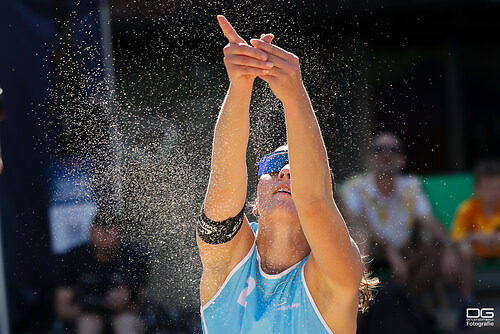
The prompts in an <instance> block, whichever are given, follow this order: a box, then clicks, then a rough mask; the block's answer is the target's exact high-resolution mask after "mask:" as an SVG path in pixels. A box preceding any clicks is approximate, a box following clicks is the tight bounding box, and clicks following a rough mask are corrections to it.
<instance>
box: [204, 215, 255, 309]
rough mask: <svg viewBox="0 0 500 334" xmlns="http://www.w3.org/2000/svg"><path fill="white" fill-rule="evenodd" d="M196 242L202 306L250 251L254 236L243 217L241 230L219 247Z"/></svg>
mask: <svg viewBox="0 0 500 334" xmlns="http://www.w3.org/2000/svg"><path fill="white" fill-rule="evenodd" d="M197 240H198V248H199V250H200V257H201V262H202V264H203V274H202V277H201V283H200V297H201V303H202V305H204V304H205V303H207V302H208V301H209V300H210V299H211V298H212V297H213V296H214V295H215V294H216V293H217V291H218V290H219V289H220V287H221V286H222V284H224V281H225V280H226V278H227V276H228V275H229V273H230V272H231V270H233V268H234V267H236V266H237V265H238V263H239V262H241V261H242V260H243V258H244V257H245V256H246V255H247V254H248V252H249V251H250V250H251V249H252V246H253V243H254V241H255V234H254V233H253V231H252V228H251V227H250V224H249V223H248V219H247V218H246V216H244V221H243V224H242V226H241V229H240V230H239V231H238V233H237V234H236V236H235V237H234V238H233V239H232V240H231V241H229V242H227V243H224V244H220V245H211V244H207V243H205V242H203V241H202V240H201V239H200V238H199V237H197Z"/></svg>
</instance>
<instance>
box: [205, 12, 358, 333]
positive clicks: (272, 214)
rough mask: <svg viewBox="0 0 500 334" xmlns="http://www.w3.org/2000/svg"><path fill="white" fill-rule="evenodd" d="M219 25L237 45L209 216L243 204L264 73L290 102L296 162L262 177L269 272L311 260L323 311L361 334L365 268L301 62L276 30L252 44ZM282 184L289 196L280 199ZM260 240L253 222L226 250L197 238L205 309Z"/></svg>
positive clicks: (331, 321) (216, 144)
mask: <svg viewBox="0 0 500 334" xmlns="http://www.w3.org/2000/svg"><path fill="white" fill-rule="evenodd" d="M217 19H218V21H219V25H220V27H221V29H222V31H223V33H224V35H225V36H226V38H227V39H228V41H229V44H228V45H226V47H224V50H223V52H224V64H225V66H226V70H227V73H228V77H229V81H230V86H229V89H228V93H227V95H226V98H225V100H224V103H223V105H222V108H221V111H220V113H219V118H218V120H217V123H216V127H215V131H214V141H213V151H212V163H211V173H210V179H209V185H208V189H207V193H206V196H205V201H204V212H205V215H206V216H207V217H208V218H209V219H211V220H215V221H223V220H226V219H228V218H230V217H234V216H236V215H237V214H238V212H240V210H241V209H242V208H243V207H244V205H245V202H246V192H247V182H248V179H247V173H246V170H247V166H246V150H247V146H248V141H249V127H250V122H249V107H250V99H251V94H252V87H253V83H254V80H255V79H256V78H257V77H259V78H260V79H262V80H264V81H265V82H266V83H267V84H268V85H269V87H270V89H271V90H272V92H273V93H274V95H275V96H276V97H277V98H278V99H279V100H280V101H281V102H282V104H283V108H284V113H285V122H286V128H287V142H288V145H289V147H288V155H289V161H290V164H289V165H286V166H284V167H283V168H282V169H281V171H280V172H279V173H273V174H265V175H262V176H261V178H260V180H259V182H258V186H257V199H256V201H255V208H254V213H256V214H257V215H258V217H259V233H258V237H257V248H258V251H259V254H260V256H261V259H262V266H263V268H262V269H263V270H264V271H265V272H266V273H268V274H276V273H280V272H282V271H284V270H285V269H287V268H289V267H290V266H292V265H293V264H295V263H297V262H299V261H300V260H302V259H304V258H305V257H306V256H307V255H310V256H309V258H308V260H307V262H306V264H305V266H304V275H305V279H306V282H307V284H308V287H309V289H310V292H311V295H312V297H313V299H314V301H315V303H316V305H317V307H318V309H319V311H320V313H321V314H322V316H323V318H324V319H325V321H326V323H327V324H328V326H329V327H330V328H331V329H332V330H333V331H334V332H335V333H337V334H339V333H340V334H342V333H355V331H356V317H357V310H358V289H359V285H360V281H361V276H362V272H363V266H362V263H361V257H360V254H359V250H358V248H357V246H356V244H355V243H354V241H353V240H352V239H351V238H350V236H349V233H348V231H347V227H346V225H345V222H344V220H343V218H342V216H341V215H340V212H339V211H338V209H337V206H336V204H335V201H334V199H333V191H332V180H331V177H330V169H329V166H328V159H327V154H326V149H325V147H324V143H323V139H322V137H321V132H320V129H319V126H318V123H317V120H316V117H315V115H314V111H313V109H312V107H311V103H310V101H309V97H308V95H307V92H306V89H305V87H304V85H303V83H302V78H301V71H300V63H299V59H298V57H297V56H295V55H294V54H292V53H290V52H288V51H286V50H283V49H281V48H279V47H277V46H275V45H273V44H271V42H272V41H273V39H274V35H272V34H263V35H261V38H260V39H252V40H250V44H248V43H247V42H246V41H245V40H244V39H243V38H241V37H240V36H239V35H238V33H237V32H236V31H235V30H234V28H233V27H232V26H231V24H230V23H229V22H228V21H227V20H226V18H224V17H223V16H218V17H217ZM291 175H293V176H294V177H293V178H291V177H290V176H291ZM280 187H285V188H286V189H289V190H290V194H288V193H276V190H277V189H278V188H280ZM254 238H255V236H254V234H253V232H252V230H251V228H250V226H249V224H248V220H247V218H246V217H244V223H243V225H242V227H241V229H240V230H239V232H238V233H237V235H236V236H235V237H234V238H233V239H232V240H231V241H229V242H227V243H225V244H221V245H209V244H206V243H204V242H203V241H202V240H201V239H200V238H198V246H199V249H200V256H201V259H202V263H203V275H202V279H201V284H200V296H201V303H202V305H204V304H205V303H206V302H208V301H209V300H210V299H211V298H212V297H213V296H214V295H215V294H216V292H217V291H218V289H219V288H220V287H221V285H222V284H223V282H224V280H225V279H226V277H227V276H228V274H229V272H230V271H231V270H232V269H233V268H234V267H235V266H236V264H237V263H238V262H240V261H241V260H242V259H243V257H244V256H245V255H246V254H247V253H248V251H249V250H250V249H251V247H252V244H253V243H254ZM339 268H342V270H339Z"/></svg>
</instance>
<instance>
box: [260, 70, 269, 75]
mask: <svg viewBox="0 0 500 334" xmlns="http://www.w3.org/2000/svg"><path fill="white" fill-rule="evenodd" d="M261 72H262V74H267V73H269V70H262V71H261Z"/></svg>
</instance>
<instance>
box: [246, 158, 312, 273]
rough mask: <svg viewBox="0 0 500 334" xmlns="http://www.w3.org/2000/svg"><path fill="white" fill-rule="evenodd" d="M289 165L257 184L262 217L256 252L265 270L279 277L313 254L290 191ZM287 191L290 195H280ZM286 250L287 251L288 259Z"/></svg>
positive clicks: (257, 207) (257, 209)
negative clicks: (281, 273)
mask: <svg viewBox="0 0 500 334" xmlns="http://www.w3.org/2000/svg"><path fill="white" fill-rule="evenodd" d="M290 184H291V182H290V165H289V164H287V165H286V166H284V167H283V168H282V169H281V171H280V172H279V173H272V174H264V175H262V176H261V177H260V179H259V183H258V184H257V199H256V200H255V207H254V214H256V215H257V216H259V235H258V237H257V248H258V249H259V254H260V256H261V258H262V269H263V270H264V271H265V272H266V273H268V274H276V273H279V272H281V271H283V270H284V269H286V268H289V267H291V266H292V265H293V264H295V263H297V262H299V261H300V260H302V259H303V258H304V257H305V256H307V255H308V254H309V252H310V247H309V244H308V243H307V239H306V237H305V235H304V232H303V231H302V226H301V224H300V218H299V214H298V212H297V208H296V207H295V203H294V201H293V198H292V194H291V188H290ZM283 187H285V188H286V189H288V190H289V191H290V194H288V193H286V192H278V191H277V190H278V189H282V188H283ZM283 250H288V251H287V253H288V254H286V255H285V256H283V255H282V253H283Z"/></svg>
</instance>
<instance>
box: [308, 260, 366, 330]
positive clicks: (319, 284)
mask: <svg viewBox="0 0 500 334" xmlns="http://www.w3.org/2000/svg"><path fill="white" fill-rule="evenodd" d="M311 260H312V261H311ZM304 279H305V281H306V284H307V288H308V289H309V292H310V294H311V297H312V299H313V301H314V303H315V305H316V307H317V308H318V311H319V312H320V313H321V315H322V317H323V319H324V320H325V322H326V324H327V325H328V326H329V327H330V329H331V330H332V332H333V333H335V334H354V333H356V320H357V315H358V290H354V289H352V288H351V289H347V288H339V287H336V286H333V285H332V284H331V283H329V282H328V280H326V279H325V278H324V277H322V275H321V273H320V271H319V270H317V269H315V265H314V260H313V259H311V258H309V259H308V260H307V262H306V264H305V267H304Z"/></svg>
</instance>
